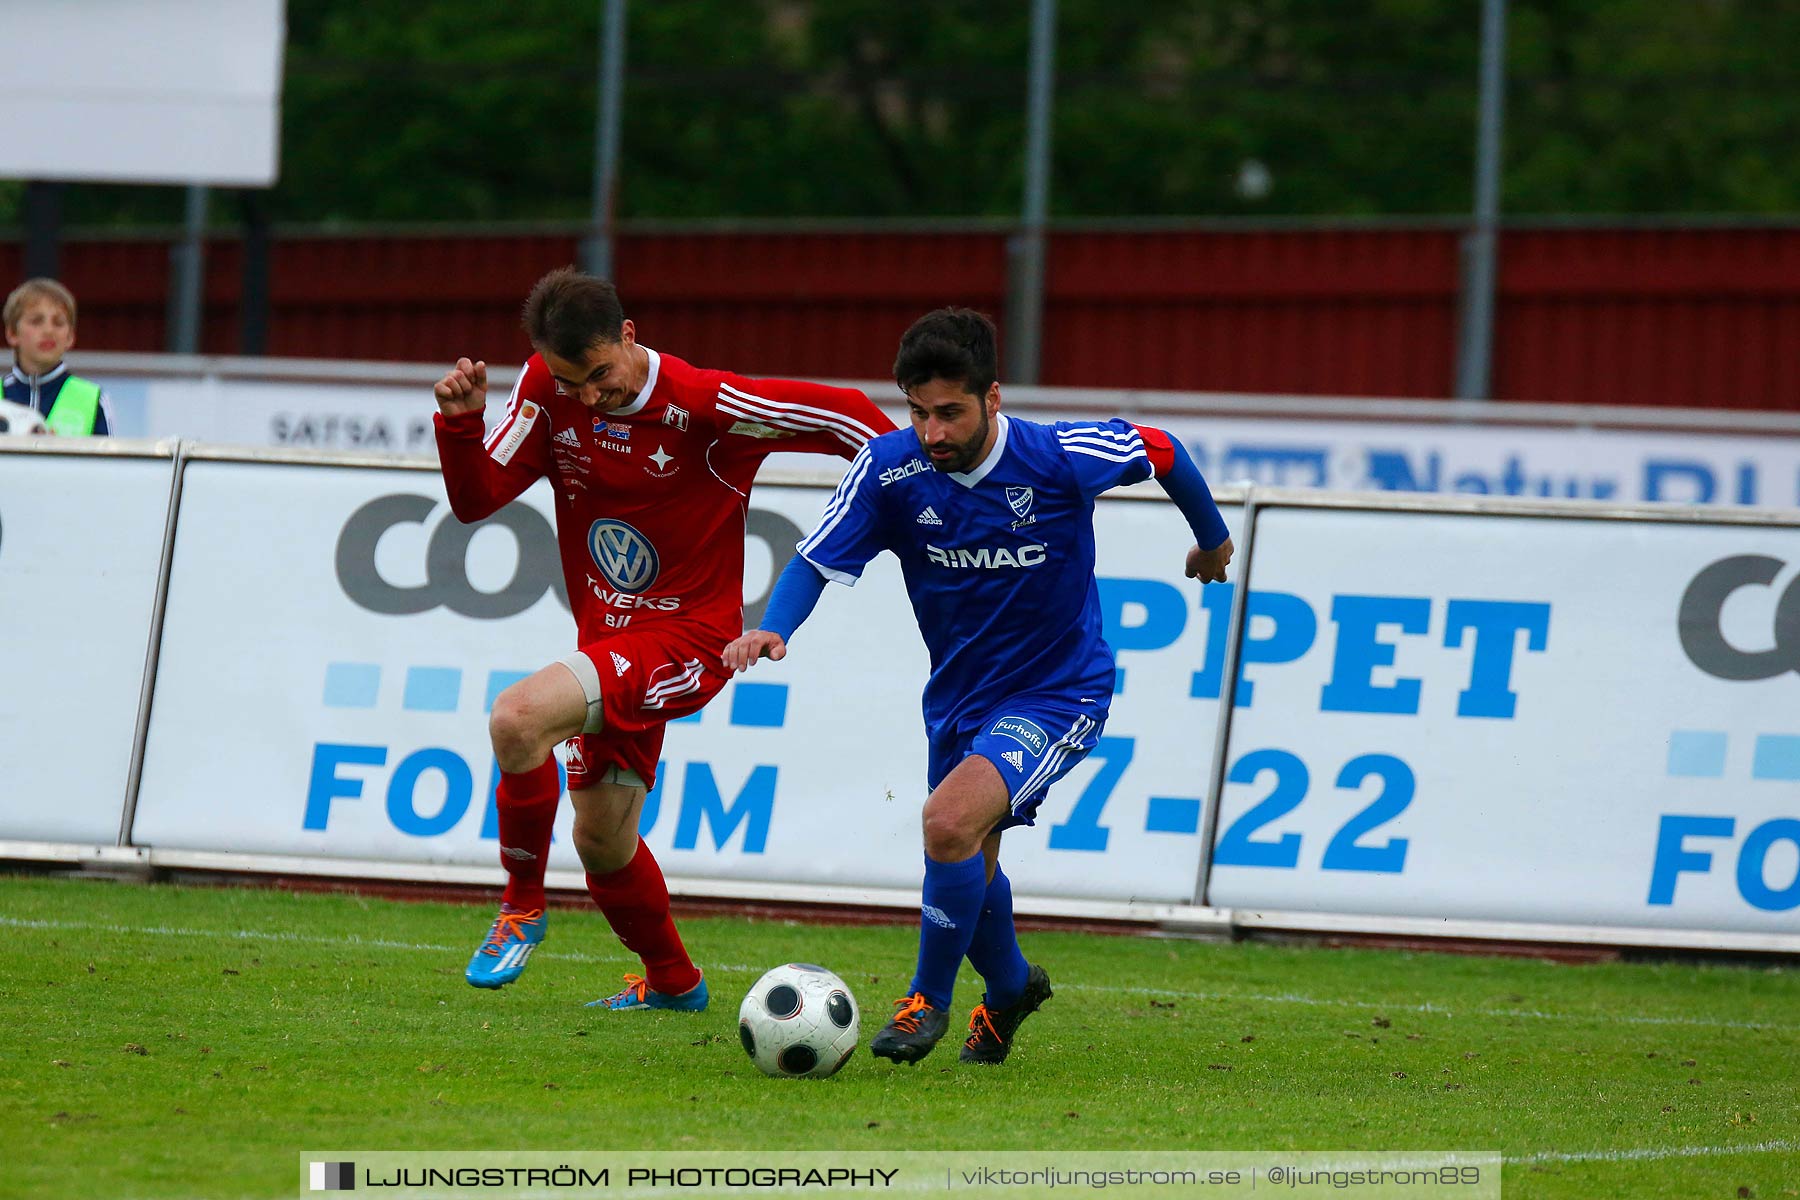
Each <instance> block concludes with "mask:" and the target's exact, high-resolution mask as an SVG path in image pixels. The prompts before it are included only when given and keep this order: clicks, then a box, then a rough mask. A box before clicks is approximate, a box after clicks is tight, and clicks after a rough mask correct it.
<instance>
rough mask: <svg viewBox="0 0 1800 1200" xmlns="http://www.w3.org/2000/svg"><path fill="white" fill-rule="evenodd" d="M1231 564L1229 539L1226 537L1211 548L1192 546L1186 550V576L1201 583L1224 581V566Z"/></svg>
mask: <svg viewBox="0 0 1800 1200" xmlns="http://www.w3.org/2000/svg"><path fill="white" fill-rule="evenodd" d="M1230 565H1231V539H1230V538H1226V539H1225V540H1224V541H1223V542H1222V543H1220V544H1219V545H1217V546H1214V547H1213V548H1212V549H1211V550H1202V549H1201V548H1200V547H1199V546H1194V547H1192V548H1191V549H1189V550H1188V552H1187V577H1188V578H1189V579H1198V580H1199V581H1200V582H1201V583H1224V582H1225V568H1226V567H1228V566H1230Z"/></svg>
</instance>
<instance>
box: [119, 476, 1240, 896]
mask: <svg viewBox="0 0 1800 1200" xmlns="http://www.w3.org/2000/svg"><path fill="white" fill-rule="evenodd" d="M828 495H829V492H828V491H826V490H825V489H823V488H799V487H764V488H761V489H759V490H758V491H757V492H756V493H755V498H754V501H753V505H752V508H751V509H750V514H749V530H750V539H749V542H748V545H747V550H748V553H747V561H746V588H745V590H746V595H747V596H748V597H749V598H750V599H751V601H752V607H751V610H750V616H751V619H752V620H754V619H755V617H756V616H757V615H758V614H759V613H760V605H761V601H762V598H763V597H765V596H766V594H767V591H768V588H769V586H770V584H771V582H772V580H773V578H774V576H775V574H777V573H778V572H779V570H780V568H781V567H782V566H783V565H784V564H785V562H786V560H787V558H788V556H789V555H790V554H791V552H792V546H793V544H794V542H795V541H796V540H797V539H798V537H799V535H800V534H801V533H802V532H803V531H804V530H806V529H808V528H810V527H811V525H812V524H813V522H814V521H815V520H816V519H817V516H818V514H819V512H820V511H821V510H822V509H823V507H824V502H825V500H826V499H827V497H828ZM442 496H443V493H442V484H441V482H440V481H439V479H438V478H437V477H436V476H435V474H432V473H428V472H421V471H412V470H400V469H373V468H361V469H359V468H347V467H338V466H321V465H294V464H278V463H246V462H226V461H210V460H204V459H202V460H196V461H193V462H191V463H190V464H189V465H188V467H187V474H186V478H185V481H184V487H183V494H182V511H181V516H180V521H179V527H178V532H177V536H176V542H175V552H174V561H173V567H172V576H171V581H170V589H169V602H168V612H167V616H166V620H165V625H164V632H163V642H162V665H161V670H160V672H159V674H158V678H157V684H156V692H155V697H154V705H153V709H152V716H151V723H150V733H149V744H148V746H147V749H146V756H145V765H144V775H143V783H142V787H141V791H140V797H139V804H138V810H137V819H136V824H135V827H134V837H135V840H137V841H139V842H141V843H145V844H149V845H154V846H158V847H164V848H186V849H198V850H217V851H237V852H245V853H266V854H283V855H306V856H321V857H333V858H342V859H364V860H380V861H402V862H427V863H446V864H467V865H483V866H485V865H490V864H495V863H496V858H497V849H498V842H497V826H496V820H495V813H494V805H493V789H494V785H495V783H496V781H497V776H496V770H495V766H494V762H493V757H492V754H491V752H490V750H489V747H488V740H487V719H488V711H489V709H490V708H491V706H492V703H493V699H494V697H495V696H496V695H497V694H498V693H499V692H500V691H501V690H502V689H503V688H504V687H506V686H507V685H509V684H510V683H512V682H513V681H515V680H517V679H519V678H522V677H523V676H524V675H526V674H529V673H530V672H531V671H533V670H535V669H537V668H539V667H541V666H542V665H543V664H545V663H547V662H550V661H552V660H554V659H556V658H558V657H561V656H562V655H563V654H566V653H567V652H568V651H569V650H570V649H572V648H573V643H574V626H573V622H572V620H571V618H570V616H569V614H568V612H567V609H566V604H565V601H564V600H563V597H562V594H561V590H560V589H561V584H560V575H559V571H558V565H557V563H558V560H557V556H556V549H555V541H554V535H553V533H552V528H551V510H550V497H549V495H548V491H547V489H546V488H545V487H543V486H542V485H540V486H539V487H538V488H537V489H534V490H533V491H531V492H528V493H527V495H526V497H525V498H524V500H523V501H522V502H521V503H517V504H514V505H512V506H510V507H509V508H507V509H505V510H503V511H502V512H501V513H500V514H498V515H496V516H495V517H494V518H491V519H490V520H488V521H486V522H482V523H481V524H479V525H476V526H464V525H462V524H460V523H459V522H458V521H456V519H455V518H454V517H453V516H452V515H450V513H449V512H448V509H447V505H446V504H445V502H444V500H443V498H442ZM1227 520H1228V521H1231V522H1236V521H1237V520H1238V510H1237V509H1235V508H1232V509H1228V511H1227ZM1099 521H1100V524H1101V538H1100V542H1101V546H1102V550H1101V561H1100V573H1101V576H1102V578H1101V581H1100V585H1099V587H1100V597H1101V603H1102V605H1103V607H1104V609H1105V611H1106V616H1107V623H1108V628H1109V636H1110V637H1112V639H1113V641H1114V644H1115V646H1116V647H1117V648H1118V650H1119V666H1120V673H1119V682H1118V685H1117V688H1118V694H1117V695H1116V696H1115V699H1114V707H1113V719H1112V721H1111V723H1110V724H1109V726H1108V729H1107V736H1106V737H1105V738H1104V739H1103V740H1102V742H1101V744H1100V747H1099V749H1098V750H1096V752H1095V753H1094V754H1093V755H1092V756H1091V758H1090V760H1089V761H1088V762H1087V763H1085V764H1083V766H1082V767H1080V768H1079V769H1078V770H1077V771H1076V772H1075V773H1073V774H1071V775H1070V776H1069V777H1068V778H1066V779H1065V780H1064V781H1063V782H1062V783H1061V784H1060V785H1059V786H1058V788H1057V789H1056V791H1055V792H1054V793H1053V794H1052V797H1051V800H1050V802H1049V803H1048V804H1047V805H1046V806H1045V809H1044V811H1043V813H1042V814H1041V815H1040V818H1039V829H1037V830H1035V831H1022V832H1019V833H1014V834H1010V835H1009V836H1008V862H1009V870H1012V864H1015V863H1016V864H1017V870H1016V871H1014V872H1013V873H1014V876H1015V879H1016V881H1017V884H1018V887H1019V890H1020V891H1021V892H1022V893H1029V894H1040V895H1064V896H1090V897H1111V898H1118V899H1153V900H1162V901H1173V902H1185V901H1188V900H1190V899H1191V898H1192V896H1193V892H1194V887H1195V880H1196V872H1197V868H1198V863H1199V835H1200V829H1201V819H1200V818H1201V807H1202V797H1203V796H1204V794H1205V788H1206V781H1207V778H1208V772H1209V770H1210V757H1209V756H1210V750H1211V745H1212V736H1213V729H1214V727H1215V724H1216V720H1217V714H1218V705H1217V679H1216V678H1214V679H1212V680H1211V681H1210V683H1209V682H1208V681H1207V680H1205V679H1203V678H1200V677H1199V676H1197V675H1196V673H1195V668H1194V664H1197V663H1203V662H1205V661H1208V660H1209V656H1210V658H1212V659H1220V658H1222V655H1223V640H1224V632H1225V630H1224V624H1223V614H1224V611H1225V610H1223V609H1221V608H1219V607H1218V605H1217V603H1216V601H1213V602H1209V603H1207V604H1204V605H1203V604H1201V603H1200V599H1201V595H1200V591H1199V586H1198V585H1197V584H1195V583H1193V582H1192V581H1189V580H1185V579H1183V578H1182V576H1181V567H1182V562H1183V554H1184V551H1185V549H1186V547H1187V546H1188V545H1189V544H1190V542H1191V540H1192V539H1191V536H1190V535H1189V534H1188V532H1187V530H1186V528H1185V526H1184V525H1183V523H1182V521H1181V518H1180V517H1179V515H1178V514H1177V513H1176V512H1175V510H1174V509H1173V507H1172V506H1170V505H1169V504H1167V503H1166V501H1159V502H1144V501H1140V500H1135V499H1122V500H1116V501H1107V502H1103V503H1102V505H1101V506H1100V516H1099ZM659 552H662V551H661V548H659ZM926 672H927V660H926V656H925V652H924V648H923V645H922V643H921V642H920V640H919V636H918V633H917V631H916V625H915V622H914V618H913V615H912V611H911V608H910V606H909V605H908V603H907V601H906V597H905V593H904V590H903V588H902V586H901V584H900V579H899V572H898V568H897V566H896V565H895V564H894V561H893V560H892V559H891V558H884V559H881V560H878V561H877V562H876V563H875V564H874V565H873V566H872V567H871V569H870V570H869V572H868V573H867V575H866V576H865V578H864V580H863V582H862V583H861V584H859V585H858V586H857V587H856V588H855V589H854V590H851V589H845V588H840V587H836V586H834V587H832V588H830V589H828V592H827V595H826V596H825V598H824V599H823V600H822V602H821V603H820V606H819V608H818V610H817V611H816V612H815V614H814V616H813V617H812V619H811V620H810V621H809V622H808V623H807V625H806V626H805V627H804V628H803V629H802V630H801V631H800V633H799V634H798V635H797V636H796V637H795V639H794V643H793V645H792V647H791V650H790V655H789V657H788V659H787V660H786V661H784V662H782V663H779V664H773V663H763V664H760V665H759V666H758V667H757V668H756V669H755V670H753V671H752V672H750V673H748V674H747V675H744V676H740V677H739V678H738V679H737V680H736V681H734V682H733V683H731V684H729V685H728V686H727V687H726V688H725V690H724V691H723V692H722V693H721V694H720V695H719V696H718V697H717V698H716V699H715V700H714V701H713V703H712V704H711V705H710V706H709V707H708V708H707V709H705V710H704V711H703V712H702V713H700V714H698V715H697V716H695V717H691V718H688V719H686V720H683V721H678V722H675V723H673V724H672V725H671V726H670V727H669V730H668V737H667V740H666V742H665V745H664V750H663V755H662V763H661V766H660V769H659V772H658V782H657V786H656V788H655V790H654V791H653V792H652V793H651V794H650V796H649V797H648V799H647V801H646V803H645V806H644V812H643V817H642V821H641V824H640V828H641V831H642V832H643V834H644V836H645V838H646V839H647V840H648V842H649V843H650V845H651V846H652V847H653V848H654V849H655V851H656V853H657V855H658V856H659V858H661V859H662V860H663V862H664V864H665V867H666V869H667V870H668V873H669V874H670V875H672V876H686V877H703V878H742V879H758V880H775V881H785V882H802V883H820V884H836V885H844V886H891V887H916V886H917V884H918V879H919V874H920V870H921V862H920V854H921V849H920V834H919V810H920V806H921V804H922V802H923V800H924V795H925V791H926V789H925V735H924V730H923V728H922V725H921V718H920V712H919V693H920V690H921V688H922V687H923V685H924V682H925V676H926ZM1214 674H1215V676H1216V670H1215V672H1214ZM569 821H570V812H569V810H568V807H567V806H566V805H565V806H564V809H563V812H562V814H561V818H560V820H559V824H558V827H557V842H556V845H555V846H554V847H553V848H552V851H551V862H550V865H551V867H552V868H559V869H568V870H576V869H579V864H578V862H577V860H576V857H575V855H574V853H573V851H572V849H571V847H570V842H569ZM495 878H496V880H498V878H499V874H498V871H497V868H496V876H495Z"/></svg>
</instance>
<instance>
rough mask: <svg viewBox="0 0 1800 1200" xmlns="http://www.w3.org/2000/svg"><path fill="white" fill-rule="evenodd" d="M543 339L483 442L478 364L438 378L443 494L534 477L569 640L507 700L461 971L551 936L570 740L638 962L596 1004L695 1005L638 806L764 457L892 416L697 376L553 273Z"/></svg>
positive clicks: (739, 538)
mask: <svg viewBox="0 0 1800 1200" xmlns="http://www.w3.org/2000/svg"><path fill="white" fill-rule="evenodd" d="M524 318H525V332H526V335H527V336H528V337H529V338H530V339H531V344H532V347H533V348H534V349H535V350H536V351H537V353H535V354H533V355H532V357H531V359H530V361H528V362H527V363H526V364H525V369H524V370H523V371H521V372H520V373H519V379H518V382H517V383H516V384H514V385H513V390H512V395H511V396H510V397H509V398H508V400H507V402H506V412H505V415H504V416H503V417H502V418H501V420H500V421H499V423H498V424H497V425H495V426H494V428H493V429H492V430H491V431H487V432H485V434H484V424H483V418H482V413H483V410H484V409H485V407H486V404H487V364H486V363H484V362H471V361H470V360H469V359H467V358H462V359H458V360H457V363H456V366H454V367H453V368H451V370H450V371H449V372H448V373H446V374H445V375H444V377H443V378H442V379H440V380H439V381H438V382H437V385H436V386H435V387H434V388H433V394H434V395H435V396H436V398H437V404H438V414H437V418H436V425H437V443H438V456H439V458H440V459H441V461H442V464H443V471H444V484H445V487H446V489H447V490H448V492H449V494H450V507H451V509H452V510H453V511H454V512H455V513H456V515H457V517H458V518H459V519H461V520H463V521H479V520H481V519H482V518H484V517H487V516H489V515H491V514H492V513H494V512H495V511H497V510H498V509H500V508H501V507H503V506H504V505H506V504H507V503H509V502H510V501H512V500H513V499H514V498H516V497H517V496H518V495H519V494H520V493H521V492H523V491H524V490H525V489H526V488H527V487H529V486H530V485H531V484H532V483H534V482H535V481H536V480H537V479H539V478H540V477H542V478H548V479H549V480H550V482H551V485H552V486H553V487H554V488H555V491H556V527H557V541H558V544H559V548H560V552H561V555H562V567H563V578H564V580H565V581H566V582H567V584H568V591H569V605H570V608H571V610H572V611H573V613H574V616H575V623H576V629H577V634H578V637H577V640H578V643H579V645H580V649H579V650H577V651H576V652H575V653H574V654H571V655H569V656H568V657H567V658H564V659H560V660H559V661H557V662H553V663H551V664H550V665H549V666H547V667H545V668H543V669H542V670H540V671H538V672H537V673H536V674H533V675H531V676H529V677H528V678H526V679H523V680H520V681H519V682H518V683H516V684H514V685H513V686H511V687H509V688H507V689H506V690H505V691H503V692H501V693H500V695H499V696H498V697H497V698H496V699H495V701H494V707H493V712H492V715H491V717H490V719H489V723H488V730H489V734H490V736H491V738H492V740H493V745H494V757H495V760H496V761H497V762H498V763H499V766H500V788H499V794H498V798H497V805H498V809H499V824H500V863H501V865H502V866H503V867H504V868H505V869H506V873H507V884H506V892H505V895H504V898H503V900H502V903H501V908H500V915H499V917H498V918H497V919H496V920H495V921H494V924H493V926H492V928H491V929H490V930H489V933H488V936H487V938H486V940H485V941H484V942H483V943H482V945H481V947H480V948H479V949H477V950H476V952H475V954H474V956H473V957H472V958H471V959H470V961H469V968H468V972H467V978H468V981H469V982H470V983H471V984H473V985H475V986H476V987H487V988H497V987H501V986H503V985H505V984H507V983H511V982H512V981H513V980H515V979H517V978H518V977H519V973H520V972H521V971H522V970H523V969H524V967H525V963H526V960H527V959H528V958H529V957H530V955H531V952H532V950H533V949H534V948H535V947H536V946H537V944H538V943H539V942H541V941H542V940H543V937H544V924H545V918H544V860H545V858H546V856H547V855H548V854H549V852H550V828H551V824H552V823H553V822H554V820H555V818H556V807H557V801H558V798H559V794H560V788H559V786H558V782H557V773H556V761H555V759H554V758H553V757H552V754H551V751H552V750H553V748H554V747H555V746H556V744H557V743H558V742H562V741H567V742H568V743H569V746H568V753H567V767H568V777H569V798H570V800H571V801H572V802H573V803H574V806H575V830H574V842H575V850H576V853H577V854H578V855H580V857H581V862H582V866H583V867H584V868H585V869H586V871H587V887H588V892H589V894H591V895H592V896H593V898H594V902H595V903H596V904H598V905H599V906H600V911H601V912H603V913H605V914H606V919H607V921H608V922H609V923H610V924H611V925H612V928H613V931H614V932H615V933H617V934H618V935H619V940H620V941H622V942H624V944H625V945H626V947H627V948H628V949H630V950H631V951H632V952H633V953H635V954H637V955H638V957H640V958H641V959H643V962H644V974H643V975H642V976H641V977H640V976H638V975H635V974H630V975H627V976H625V985H626V986H625V989H624V990H623V991H621V992H619V993H617V994H616V995H613V996H609V997H607V998H606V999H603V1000H596V1001H594V1002H593V1003H594V1005H598V1006H604V1007H607V1008H612V1009H637V1008H666V1009H679V1010H685V1011H693V1012H698V1011H701V1010H703V1009H704V1008H705V1007H706V1001H707V994H706V982H705V980H704V979H703V978H702V976H701V972H700V970H699V968H697V967H696V966H695V965H694V963H693V960H692V959H690V958H689V957H688V953H687V950H686V949H685V948H684V947H683V946H682V943H681V936H680V935H679V934H678V933H677V932H676V930H675V923H674V921H673V919H671V917H670V915H669V889H668V885H667V884H666V883H665V882H664V880H663V874H662V869H661V868H660V867H659V866H658V865H657V863H656V859H655V858H654V857H653V856H652V855H651V853H650V848H649V847H648V846H646V845H645V844H644V842H643V840H642V839H641V838H639V837H638V832H637V830H638V816H639V813H640V812H641V811H642V809H643V805H644V797H645V795H646V793H647V792H648V790H649V789H650V787H652V786H653V785H654V783H655V776H656V764H657V756H658V753H659V752H660V751H661V749H662V741H663V728H664V725H665V723H666V722H669V721H672V720H675V719H676V718H678V717H683V716H686V715H688V714H689V713H692V712H695V711H697V710H699V709H700V708H701V707H703V706H704V705H705V704H706V702H707V701H708V700H710V699H712V697H713V696H714V695H716V694H717V693H718V691H719V689H720V688H721V687H723V686H724V685H725V683H726V681H727V680H729V679H730V678H731V673H730V672H729V671H727V670H726V669H725V668H724V666H723V664H722V662H721V660H720V654H721V652H722V651H723V650H724V648H725V646H726V644H727V643H729V642H730V641H731V640H732V639H734V638H736V637H737V636H738V635H739V634H740V633H742V632H743V629H744V625H743V572H744V521H745V513H746V510H747V508H748V504H749V494H750V485H751V482H752V480H754V478H755V476H756V469H757V467H758V466H759V465H760V464H761V463H762V461H763V459H764V458H765V457H766V456H767V455H769V454H770V453H772V452H774V451H778V450H779V451H805V452H812V453H818V454H835V455H837V456H838V457H840V458H844V459H849V458H852V457H854V456H855V455H856V453H857V451H858V450H860V449H861V448H862V446H863V443H865V442H867V441H868V440H869V439H870V438H872V437H875V436H876V435H878V434H881V433H886V432H887V431H888V430H890V429H892V428H894V425H893V422H891V421H889V420H888V418H887V417H886V416H885V415H883V413H882V412H881V410H880V409H878V408H876V407H875V405H874V404H872V403H871V402H870V401H869V398H868V397H867V396H865V395H863V394H862V393H861V392H859V391H856V390H854V389H851V388H834V387H826V386H823V385H821V384H813V383H800V382H795V381H792V380H774V379H746V378H744V377H743V376H740V375H733V374H731V373H729V372H726V371H709V370H702V369H701V368H699V367H694V366H690V365H689V364H688V363H685V362H683V361H682V360H681V359H678V358H676V357H674V356H673V355H669V354H659V353H657V352H656V351H655V350H652V349H650V348H649V347H648V346H645V345H643V344H641V343H640V342H639V341H638V340H637V330H636V328H635V327H634V326H633V324H632V323H631V322H630V321H628V320H626V319H625V315H624V312H623V310H622V309H621V308H620V305H619V298H618V293H617V292H616V291H615V290H614V289H613V286H612V284H610V283H608V282H606V281H605V280H602V279H596V278H594V277H593V276H589V275H583V274H581V273H579V272H577V271H574V270H570V269H566V268H565V269H563V270H558V271H552V272H551V273H550V274H548V275H546V276H544V278H542V279H540V280H539V281H538V283H537V285H536V286H535V287H534V288H532V291H531V295H530V297H529V298H528V299H527V300H526V302H525V314H524Z"/></svg>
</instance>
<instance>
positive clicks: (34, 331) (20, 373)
mask: <svg viewBox="0 0 1800 1200" xmlns="http://www.w3.org/2000/svg"><path fill="white" fill-rule="evenodd" d="M0 315H3V316H4V318H5V321H6V344H7V345H8V346H11V347H12V352H13V366H12V370H11V371H8V372H7V374H6V378H5V380H4V382H3V386H0V397H3V398H4V399H7V400H10V401H12V402H13V403H15V404H23V405H25V406H26V407H27V408H31V409H33V410H35V411H36V412H37V413H38V414H39V415H41V416H42V417H43V418H44V421H45V423H46V424H48V425H49V427H50V432H51V433H57V434H63V435H73V436H76V437H85V436H88V435H93V436H96V437H104V436H106V435H107V434H109V433H110V432H111V431H112V411H111V408H110V406H109V405H108V404H107V400H106V393H105V392H103V391H101V390H100V385H99V384H97V383H94V382H92V381H90V380H86V379H82V378H80V377H78V376H75V375H71V374H70V373H69V367H68V364H67V363H65V362H63V355H65V354H67V353H68V352H69V347H71V346H73V345H74V344H75V297H74V295H73V294H72V293H71V292H70V291H69V289H68V288H66V287H64V286H63V285H62V284H60V283H58V282H56V280H54V279H28V280H26V281H25V282H24V283H22V284H20V285H19V286H18V287H16V288H14V289H13V291H12V294H11V295H10V296H8V297H7V298H6V307H5V309H4V310H0Z"/></svg>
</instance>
